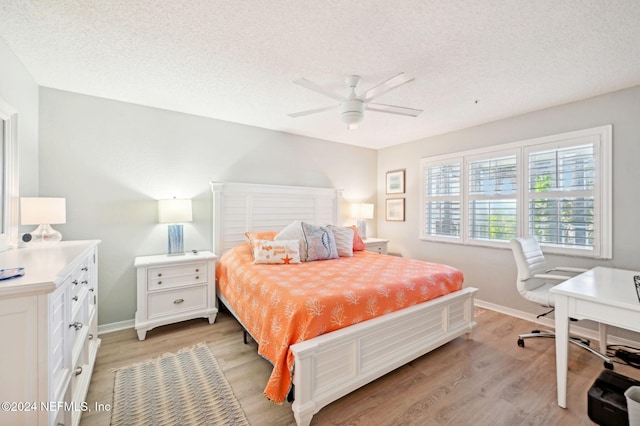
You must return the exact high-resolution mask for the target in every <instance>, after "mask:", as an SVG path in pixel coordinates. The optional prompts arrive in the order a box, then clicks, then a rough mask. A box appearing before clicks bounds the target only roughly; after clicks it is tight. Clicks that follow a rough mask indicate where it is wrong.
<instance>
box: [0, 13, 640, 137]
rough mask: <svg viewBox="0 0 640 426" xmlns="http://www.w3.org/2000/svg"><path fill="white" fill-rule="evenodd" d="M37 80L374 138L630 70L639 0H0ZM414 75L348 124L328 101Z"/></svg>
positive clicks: (579, 90) (501, 112) (613, 83)
mask: <svg viewBox="0 0 640 426" xmlns="http://www.w3.org/2000/svg"><path fill="white" fill-rule="evenodd" d="M0 37H2V38H3V39H4V40H5V41H6V43H7V44H8V46H9V47H10V48H11V50H12V51H13V52H14V53H15V54H16V55H17V56H18V58H20V60H21V61H22V62H23V63H24V65H25V66H26V68H27V69H28V70H29V71H30V72H31V74H32V75H33V77H34V78H35V80H36V81H37V83H38V84H40V85H42V86H47V87H52V88H56V89H62V90H67V91H72V92H78V93H84V94H89V95H94V96H100V97H105V98H111V99H116V100H121V101H126V102H132V103H137V104H142V105H148V106H153V107H158V108H164V109H169V110H175V111H181V112H185V113H190V114H196V115H200V116H205V117H213V118H217V119H221V120H227V121H231V122H236V123H243V124H248V125H252V126H258V127H263V128H267V129H274V130H280V131H284V132H291V133H296V134H301V135H307V136H312V137H316V138H321V139H327V140H332V141H337V142H343V143H347V144H353V145H358V146H364V147H370V148H381V147H385V146H390V145H394V144H398V143H402V142H407V141H411V140H416V139H421V138H425V137H428V136H432V135H435V134H441V133H445V132H449V131H452V130H456V129H460V128H464V127H469V126H472V125H476V124H480V123H485V122H489V121H493V120H496V119H500V118H504V117H508V116H511V115H516V114H521V113H524V112H528V111H533V110H537V109H541V108H545V107H549V106H552V105H558V104H563V103H566V102H570V101H574V100H579V99H584V98H587V97H590V96H595V95H598V94H602V93H606V92H610V91H613V90H618V89H622V88H625V87H630V86H634V85H637V84H640V47H639V46H640V1H638V0H601V1H595V0H569V1H563V0H550V1H546V0H535V1H532V0H464V1H463V0H446V1H445V0H410V1H403V0H393V1H392V0H389V1H383V0H349V1H347V0H341V1H337V0H332V1H318V0H312V1H309V0H298V1H292V0H262V1H260V0H250V1H238V0H233V1H231V0H199V1H198V0H191V1H187V0H171V1H169V0H167V1H164V0H162V1H158V0H75V1H72V0H41V1H25V0H1V1H0ZM399 72H405V73H407V74H410V75H412V76H414V77H415V81H414V82H411V83H408V84H405V85H403V86H401V87H399V88H398V89H396V90H393V91H392V92H389V93H387V94H386V95H383V96H381V97H380V98H378V99H376V102H379V103H385V104H392V105H400V106H406V107H411V108H417V109H422V110H424V112H423V113H422V114H421V115H420V116H419V117H417V118H411V117H403V116H398V115H391V114H382V113H378V112H373V111H367V112H365V118H364V121H363V122H362V123H361V124H360V126H359V129H358V130H354V131H349V130H347V128H346V125H345V124H344V123H342V122H341V121H340V119H339V117H338V113H337V112H336V111H327V112H323V113H320V114H317V115H312V116H305V117H299V118H291V117H289V116H288V115H287V114H288V113H293V112H298V111H302V110H307V109H313V108H320V107H324V106H329V105H333V104H335V103H336V101H334V100H333V99H330V98H328V97H326V96H323V95H320V94H318V93H315V92H311V91H309V90H307V89H305V88H302V87H300V86H297V85H295V84H293V83H292V81H293V80H295V79H298V78H301V77H305V78H307V79H309V80H312V81H314V82H315V83H318V84H320V85H323V86H326V87H328V88H329V89H331V90H334V91H339V92H341V93H342V94H344V95H345V96H346V95H347V94H348V90H347V89H346V86H345V83H344V77H345V76H346V75H348V74H358V75H361V76H362V82H361V85H360V88H361V91H364V90H366V89H368V88H370V87H372V86H374V85H376V84H378V83H380V82H381V81H383V80H386V79H387V78H389V77H392V76H394V75H396V74H398V73H399Z"/></svg>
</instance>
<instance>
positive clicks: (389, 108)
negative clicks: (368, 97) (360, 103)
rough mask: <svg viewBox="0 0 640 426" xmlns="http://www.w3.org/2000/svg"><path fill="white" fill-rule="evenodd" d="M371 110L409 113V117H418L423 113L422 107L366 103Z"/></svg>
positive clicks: (401, 113) (400, 113) (399, 113)
mask: <svg viewBox="0 0 640 426" xmlns="http://www.w3.org/2000/svg"><path fill="white" fill-rule="evenodd" d="M365 107H366V108H367V110H369V111H377V112H386V113H388V114H398V115H408V116H409V117H417V116H419V115H420V114H421V113H422V110H421V109H415V108H407V107H400V106H395V105H385V104H372V103H369V104H365Z"/></svg>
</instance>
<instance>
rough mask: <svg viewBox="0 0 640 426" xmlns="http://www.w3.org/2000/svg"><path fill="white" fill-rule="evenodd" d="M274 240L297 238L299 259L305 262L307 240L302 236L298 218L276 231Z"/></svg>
mask: <svg viewBox="0 0 640 426" xmlns="http://www.w3.org/2000/svg"><path fill="white" fill-rule="evenodd" d="M273 240H274V241H282V240H298V241H299V242H300V248H299V252H300V260H301V261H303V262H305V261H306V260H307V242H306V240H305V238H304V232H302V222H300V221H299V220H294V221H293V222H291V223H290V224H289V225H287V227H286V228H284V229H283V230H282V231H280V232H278V233H277V234H276V236H275V237H273Z"/></svg>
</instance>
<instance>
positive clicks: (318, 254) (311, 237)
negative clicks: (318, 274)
mask: <svg viewBox="0 0 640 426" xmlns="http://www.w3.org/2000/svg"><path fill="white" fill-rule="evenodd" d="M302 231H303V232H304V239H305V240H306V242H307V259H306V261H307V262H312V261H314V260H325V259H337V258H338V257H339V256H338V248H337V247H336V240H335V238H334V236H333V232H331V230H330V229H329V228H327V227H325V226H315V225H310V224H308V223H304V222H302Z"/></svg>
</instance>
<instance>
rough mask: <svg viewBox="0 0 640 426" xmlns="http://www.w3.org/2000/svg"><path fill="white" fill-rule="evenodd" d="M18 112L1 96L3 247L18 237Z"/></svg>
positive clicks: (0, 242)
mask: <svg viewBox="0 0 640 426" xmlns="http://www.w3.org/2000/svg"><path fill="white" fill-rule="evenodd" d="M17 121H18V112H17V111H16V110H14V109H13V108H11V106H9V105H8V104H7V103H6V102H4V101H3V100H2V99H0V251H2V250H6V249H8V248H10V247H11V243H14V242H16V241H17V239H18V195H19V194H18V193H19V188H18V131H17V130H18V126H17V124H18V123H17Z"/></svg>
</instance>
